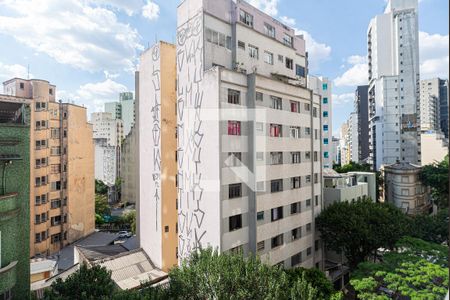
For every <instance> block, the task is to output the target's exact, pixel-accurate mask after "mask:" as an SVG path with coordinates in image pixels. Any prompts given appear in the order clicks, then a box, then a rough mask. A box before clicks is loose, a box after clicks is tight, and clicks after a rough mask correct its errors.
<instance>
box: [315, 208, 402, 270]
mask: <svg viewBox="0 0 450 300" xmlns="http://www.w3.org/2000/svg"><path fill="white" fill-rule="evenodd" d="M317 228H318V230H319V231H320V233H321V237H322V240H323V241H324V243H325V245H326V247H327V249H330V250H333V251H336V252H338V253H342V252H343V253H344V255H345V257H346V258H347V260H348V263H349V266H350V268H351V269H354V268H356V266H357V265H358V264H359V263H360V262H363V261H365V260H366V259H367V258H368V257H369V256H371V255H372V256H376V252H377V249H379V248H389V249H392V248H393V247H394V246H395V243H396V242H397V241H398V240H399V239H400V238H401V237H402V236H404V235H405V234H406V233H407V232H408V230H409V221H408V219H407V217H406V215H404V214H403V213H402V212H401V211H400V210H399V209H398V208H396V207H395V206H393V205H392V204H384V203H375V202H372V201H370V200H367V199H363V200H360V201H355V202H336V203H333V204H332V205H330V206H328V207H327V208H326V209H325V210H323V211H322V213H321V214H320V215H319V216H318V217H317Z"/></svg>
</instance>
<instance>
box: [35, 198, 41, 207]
mask: <svg viewBox="0 0 450 300" xmlns="http://www.w3.org/2000/svg"><path fill="white" fill-rule="evenodd" d="M34 205H41V196H35V197H34Z"/></svg>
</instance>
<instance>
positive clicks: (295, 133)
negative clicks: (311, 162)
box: [289, 126, 300, 139]
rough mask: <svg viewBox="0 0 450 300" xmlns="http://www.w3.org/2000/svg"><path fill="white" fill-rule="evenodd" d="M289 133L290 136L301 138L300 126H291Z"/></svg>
mask: <svg viewBox="0 0 450 300" xmlns="http://www.w3.org/2000/svg"><path fill="white" fill-rule="evenodd" d="M289 134H290V137H291V138H293V139H299V138H300V127H297V126H291V127H290V128H289Z"/></svg>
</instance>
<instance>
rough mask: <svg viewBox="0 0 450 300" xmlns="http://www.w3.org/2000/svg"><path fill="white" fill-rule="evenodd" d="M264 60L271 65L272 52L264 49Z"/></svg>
mask: <svg viewBox="0 0 450 300" xmlns="http://www.w3.org/2000/svg"><path fill="white" fill-rule="evenodd" d="M264 62H265V63H267V64H269V65H273V54H272V53H270V52H268V51H264Z"/></svg>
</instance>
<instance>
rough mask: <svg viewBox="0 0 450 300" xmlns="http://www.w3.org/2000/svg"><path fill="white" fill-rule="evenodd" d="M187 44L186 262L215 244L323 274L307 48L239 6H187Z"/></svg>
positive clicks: (182, 49) (181, 57)
mask: <svg viewBox="0 0 450 300" xmlns="http://www.w3.org/2000/svg"><path fill="white" fill-rule="evenodd" d="M176 40H177V47H176V59H177V73H178V74H177V75H178V79H177V116H178V179H177V185H178V226H179V229H178V235H179V243H178V244H179V246H178V253H179V256H180V257H181V258H182V259H183V258H186V257H188V256H189V255H190V253H192V252H193V251H195V250H196V249H198V248H200V247H207V246H212V247H214V248H217V249H218V251H219V252H226V251H231V252H234V251H242V253H243V254H244V255H248V254H249V253H254V254H258V255H259V256H260V257H261V259H262V260H263V261H266V262H267V263H269V264H272V265H276V264H278V265H282V266H284V267H287V268H290V267H295V266H304V267H314V266H316V267H319V268H322V266H323V261H322V251H321V243H320V240H319V237H318V235H316V231H315V217H316V216H317V215H318V214H319V213H320V211H321V208H322V195H321V176H322V175H321V173H322V155H321V153H322V149H321V148H322V141H321V138H320V137H321V131H322V128H321V118H320V116H321V114H322V109H321V102H320V96H319V95H317V94H313V93H312V91H311V90H309V89H307V88H306V77H307V53H306V50H305V40H304V39H303V37H302V36H297V35H296V34H295V31H294V30H293V29H292V28H289V27H288V26H286V25H284V24H282V23H280V22H279V21H277V20H275V19H273V18H272V17H270V16H268V15H266V14H264V13H263V12H261V11H259V10H258V9H256V8H254V7H253V6H251V5H249V4H248V3H246V2H245V1H240V0H237V1H232V0H185V1H183V2H182V3H181V4H180V5H179V7H178V29H177V39H176ZM161 53H162V51H161ZM149 84H150V83H149ZM140 130H142V129H140ZM147 130H149V131H150V130H151V128H148V129H147ZM140 132H141V131H140ZM163 153H165V152H163ZM141 166H142V165H141ZM158 199H159V198H158V195H155V196H154V197H153V198H152V200H151V201H154V202H157V201H159V200H158ZM152 222H155V220H152ZM158 225H159V223H158Z"/></svg>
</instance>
